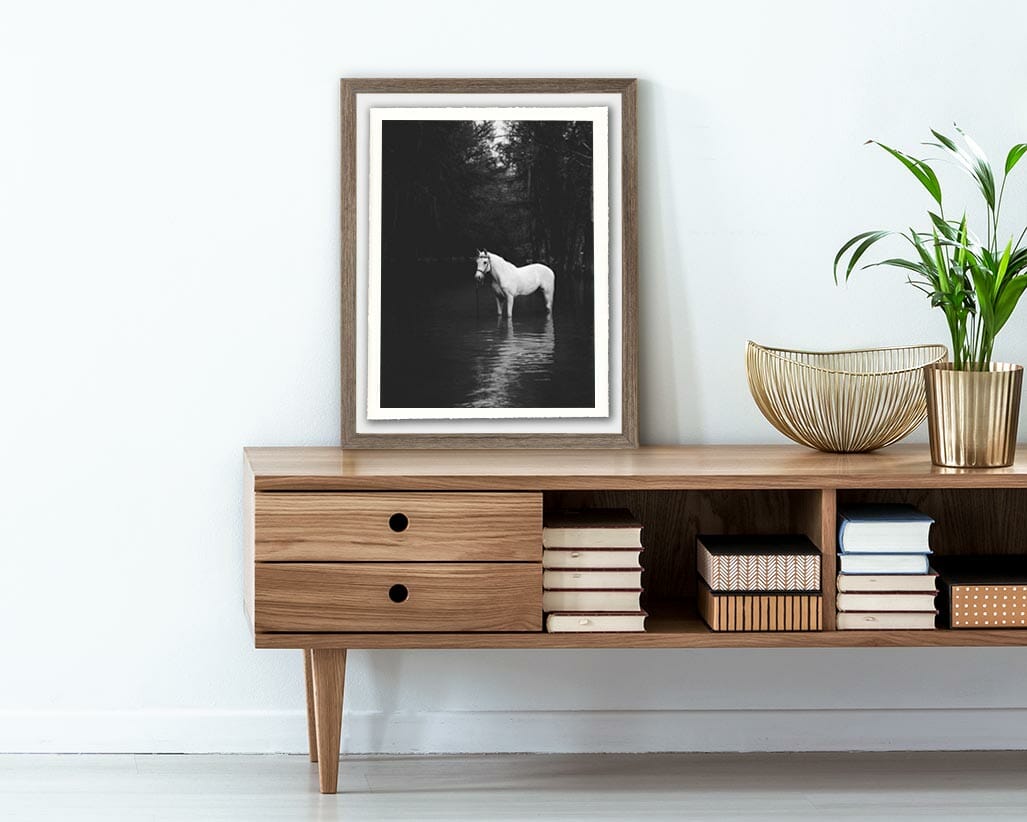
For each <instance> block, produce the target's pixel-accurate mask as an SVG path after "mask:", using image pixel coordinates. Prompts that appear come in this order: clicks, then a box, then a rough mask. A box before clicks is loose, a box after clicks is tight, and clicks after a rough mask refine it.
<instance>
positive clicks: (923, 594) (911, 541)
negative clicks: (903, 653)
mask: <svg viewBox="0 0 1027 822" xmlns="http://www.w3.org/2000/svg"><path fill="white" fill-rule="evenodd" d="M839 513H840V517H841V525H840V527H839V529H838V550H839V552H840V553H839V554H838V570H839V574H838V602H837V605H838V629H839V630H867V629H871V630H872V629H899V630H902V629H931V628H934V624H935V617H936V615H937V611H936V610H935V597H936V596H937V593H938V591H937V574H936V573H935V572H934V571H933V570H932V569H931V566H930V562H929V560H928V557H929V556H930V554H931V546H930V531H931V525H932V524H933V523H934V520H933V519H931V518H930V517H929V516H927V515H926V514H922V513H920V512H919V511H918V510H917V509H916V508H914V507H913V506H912V505H904V504H879V505H853V506H849V507H846V508H844V509H842V510H841V511H840V512H839Z"/></svg>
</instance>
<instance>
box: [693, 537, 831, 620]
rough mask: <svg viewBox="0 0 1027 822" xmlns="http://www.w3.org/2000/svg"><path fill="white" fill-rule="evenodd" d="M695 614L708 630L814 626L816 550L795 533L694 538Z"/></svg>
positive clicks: (818, 611)
mask: <svg viewBox="0 0 1027 822" xmlns="http://www.w3.org/2000/svg"><path fill="white" fill-rule="evenodd" d="M696 570H697V571H698V574H699V581H698V588H699V591H698V593H699V597H698V600H699V613H700V614H701V615H702V618H703V619H704V620H705V621H706V624H707V625H709V626H710V628H712V629H713V630H714V631H819V630H821V629H822V627H823V595H822V593H821V587H820V551H819V550H817V547H816V546H815V545H814V544H813V543H812V542H810V541H809V539H808V538H807V537H805V536H803V535H801V534H784V535H772V536H725V535H722V534H717V535H711V534H706V535H699V536H698V537H696Z"/></svg>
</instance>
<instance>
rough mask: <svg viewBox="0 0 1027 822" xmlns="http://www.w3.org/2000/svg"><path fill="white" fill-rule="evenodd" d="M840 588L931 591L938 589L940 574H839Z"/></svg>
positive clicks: (868, 590) (842, 589)
mask: <svg viewBox="0 0 1027 822" xmlns="http://www.w3.org/2000/svg"><path fill="white" fill-rule="evenodd" d="M837 585H838V590H839V591H840V592H845V593H848V592H856V593H859V592H867V593H869V592H872V591H903V592H908V593H912V592H914V591H921V592H924V591H930V592H931V593H932V594H933V593H936V592H937V590H938V575H937V574H936V573H934V571H929V572H928V573H926V574H901V575H898V576H897V575H895V574H838V582H837Z"/></svg>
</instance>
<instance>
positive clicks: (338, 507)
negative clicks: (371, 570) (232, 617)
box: [254, 491, 542, 562]
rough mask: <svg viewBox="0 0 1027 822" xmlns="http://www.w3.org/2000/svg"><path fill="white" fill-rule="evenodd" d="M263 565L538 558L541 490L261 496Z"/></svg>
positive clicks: (258, 528) (258, 516)
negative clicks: (531, 491) (538, 492)
mask: <svg viewBox="0 0 1027 822" xmlns="http://www.w3.org/2000/svg"><path fill="white" fill-rule="evenodd" d="M254 516H255V519H254V528H255V538H256V546H255V547H256V559H257V561H258V562H269V561H271V562H283V561H300V562H332V561H338V562H347V561H356V562H360V561H365V562H403V561H409V562H421V561H443V562H461V561H474V562H483V561H496V562H504V561H505V562H540V561H541V559H542V495H541V494H537V493H460V492H451V493H445V492H443V493H422V492H417V491H410V492H406V493H389V492H377V493H376V492H371V493H363V492H337V493H327V494H319V493H258V494H256V510H255V512H254Z"/></svg>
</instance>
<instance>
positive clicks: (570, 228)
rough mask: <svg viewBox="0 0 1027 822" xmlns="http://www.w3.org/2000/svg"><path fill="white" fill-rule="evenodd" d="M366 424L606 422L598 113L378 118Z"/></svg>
mask: <svg viewBox="0 0 1027 822" xmlns="http://www.w3.org/2000/svg"><path fill="white" fill-rule="evenodd" d="M370 114H371V132H370V135H371V146H370V152H371V162H370V165H371V169H370V173H371V191H370V195H371V196H370V204H371V208H370V219H371V246H370V327H369V333H370V340H369V354H370V356H369V361H368V385H369V391H368V418H369V419H384V420H387V419H432V418H434V419H478V418H539V417H605V416H608V414H609V390H608V384H609V374H608V356H607V338H608V328H607V323H608V290H609V271H608V259H607V253H606V249H607V246H608V232H609V225H608V221H609V215H608V201H607V176H608V168H607V156H608V155H607V128H608V125H607V110H606V109H605V108H599V107H590V108H567V109H565V108H489V109H477V108H461V109H384V108H383V109H372V110H371V112H370Z"/></svg>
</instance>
